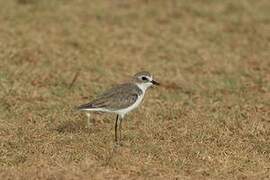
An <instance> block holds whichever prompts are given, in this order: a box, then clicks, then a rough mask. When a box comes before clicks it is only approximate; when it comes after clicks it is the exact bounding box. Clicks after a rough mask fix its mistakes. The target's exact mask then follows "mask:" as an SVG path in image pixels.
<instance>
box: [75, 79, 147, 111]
mask: <svg viewBox="0 0 270 180" xmlns="http://www.w3.org/2000/svg"><path fill="white" fill-rule="evenodd" d="M140 94H142V91H141V90H140V89H139V88H138V87H137V86H136V85H134V84H122V85H118V86H116V87H114V88H112V89H110V90H108V91H106V92H105V93H103V94H102V95H100V96H98V97H97V98H96V99H95V100H93V101H91V102H90V103H88V104H83V105H81V106H79V107H78V109H80V110H84V109H96V108H106V109H109V110H118V109H123V108H126V107H128V106H130V105H132V104H134V103H135V102H136V100H137V98H138V97H139V95H140Z"/></svg>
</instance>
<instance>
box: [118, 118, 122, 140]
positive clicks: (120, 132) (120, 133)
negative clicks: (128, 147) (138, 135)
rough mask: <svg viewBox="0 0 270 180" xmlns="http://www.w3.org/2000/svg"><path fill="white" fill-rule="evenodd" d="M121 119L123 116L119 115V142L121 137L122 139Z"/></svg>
mask: <svg viewBox="0 0 270 180" xmlns="http://www.w3.org/2000/svg"><path fill="white" fill-rule="evenodd" d="M122 120H123V118H122V117H121V118H120V122H119V135H120V137H119V142H120V141H121V139H122V131H121V130H122Z"/></svg>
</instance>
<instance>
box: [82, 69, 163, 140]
mask: <svg viewBox="0 0 270 180" xmlns="http://www.w3.org/2000/svg"><path fill="white" fill-rule="evenodd" d="M153 85H159V83H158V82H157V81H155V80H154V79H153V77H152V75H151V74H150V73H149V72H146V71H143V72H138V73H136V74H135V75H134V76H133V77H132V78H131V80H130V82H128V83H124V84H120V85H116V86H115V87H113V88H111V89H109V90H108V91H105V92H104V93H103V94H101V95H100V96H98V97H97V98H96V99H94V100H92V101H91V102H89V103H87V104H83V105H80V106H78V107H77V110H79V111H84V112H86V114H87V117H88V119H87V122H88V125H89V124H90V113H89V112H90V111H99V112H111V113H115V114H117V115H116V120H115V127H114V128H115V132H114V133H115V142H118V139H117V138H118V137H117V129H119V133H120V134H119V135H120V137H119V142H120V140H121V136H122V134H121V129H122V120H123V118H124V116H125V115H126V114H127V113H128V112H130V111H132V110H133V109H135V108H137V107H138V106H139V105H140V103H141V102H142V100H143V97H144V94H145V92H146V90H147V89H148V88H149V87H151V86H153ZM118 124H119V128H118Z"/></svg>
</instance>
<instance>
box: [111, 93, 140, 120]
mask: <svg viewBox="0 0 270 180" xmlns="http://www.w3.org/2000/svg"><path fill="white" fill-rule="evenodd" d="M143 97H144V92H143V94H141V95H140V96H139V97H138V99H137V101H136V102H135V103H134V104H132V105H131V106H129V107H127V108H125V109H120V110H118V111H115V112H116V113H117V114H119V115H120V116H121V117H122V118H123V117H124V116H125V114H127V113H128V112H130V111H132V110H133V109H135V108H137V107H138V106H139V105H140V104H141V102H142V100H143Z"/></svg>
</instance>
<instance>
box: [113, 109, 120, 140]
mask: <svg viewBox="0 0 270 180" xmlns="http://www.w3.org/2000/svg"><path fill="white" fill-rule="evenodd" d="M118 119H119V115H118V114H117V116H116V120H115V126H114V137H115V139H114V140H115V142H116V143H117V126H118Z"/></svg>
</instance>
